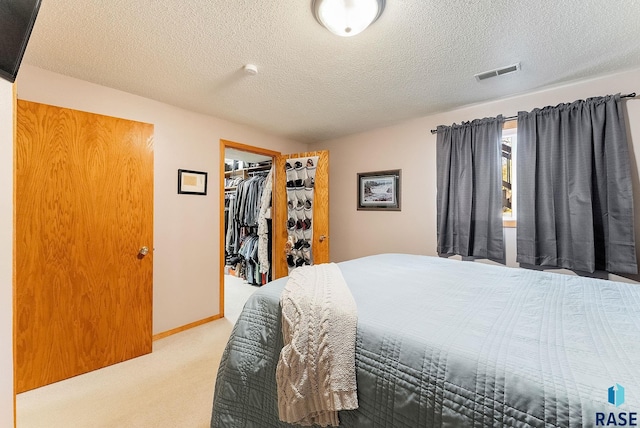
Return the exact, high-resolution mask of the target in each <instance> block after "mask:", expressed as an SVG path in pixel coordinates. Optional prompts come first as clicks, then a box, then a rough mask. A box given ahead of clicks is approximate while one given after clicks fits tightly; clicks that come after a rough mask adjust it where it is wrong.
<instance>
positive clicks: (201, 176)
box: [178, 169, 207, 195]
mask: <svg viewBox="0 0 640 428" xmlns="http://www.w3.org/2000/svg"><path fill="white" fill-rule="evenodd" d="M178 193H179V194H184V195H206V194H207V173H206V172H203V171H191V170H189V169H179V170H178Z"/></svg>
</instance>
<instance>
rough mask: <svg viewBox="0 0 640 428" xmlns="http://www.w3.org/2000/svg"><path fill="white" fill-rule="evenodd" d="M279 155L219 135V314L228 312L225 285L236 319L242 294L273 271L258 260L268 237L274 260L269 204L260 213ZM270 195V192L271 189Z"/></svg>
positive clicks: (249, 292) (265, 279) (229, 304)
mask: <svg viewBox="0 0 640 428" xmlns="http://www.w3.org/2000/svg"><path fill="white" fill-rule="evenodd" d="M279 155H280V153H279V152H275V151H271V150H267V149H263V148H260V147H254V146H249V145H246V144H241V143H236V142H233V141H227V140H220V160H221V161H220V183H221V189H220V194H221V204H220V205H221V213H220V237H221V238H220V239H221V244H220V309H219V310H220V315H221V316H225V289H226V290H227V294H228V297H230V299H229V300H230V301H229V302H227V303H228V305H227V310H228V311H229V313H228V316H229V317H230V318H231V319H234V320H235V318H236V317H237V315H238V313H239V310H240V309H242V305H243V304H244V303H243V300H246V298H248V296H249V295H250V294H251V293H252V288H253V287H255V286H259V285H261V284H262V283H264V282H266V281H268V280H269V279H271V278H272V277H273V274H272V272H273V269H272V268H269V269H268V271H267V272H261V269H260V265H258V263H256V260H257V251H258V244H260V246H261V247H264V244H265V242H267V243H268V246H269V247H268V251H265V250H264V248H262V252H263V255H262V257H264V256H265V253H267V257H268V259H269V264H271V258H272V254H273V238H272V236H273V232H272V222H271V218H272V216H271V208H268V209H266V210H263V211H262V216H260V204H261V201H262V195H263V193H264V191H265V189H264V187H265V184H266V183H267V181H269V182H272V178H273V175H274V174H275V171H274V172H272V173H271V177H267V176H268V174H269V172H270V171H271V169H272V168H273V166H274V165H275V159H276V157H277V156H279ZM243 184H247V185H246V186H244V185H243ZM243 189H245V190H246V192H245V193H243V192H242V190H243ZM269 193H270V190H269ZM266 196H267V197H268V194H267V195H266ZM271 200H272V199H271ZM270 205H271V204H270ZM265 208H266V207H265ZM264 211H266V213H265V212H264ZM245 213H246V214H245ZM259 217H260V218H259ZM259 221H260V222H262V224H263V225H262V226H261V229H260V231H261V236H262V238H260V236H259V235H258V222H259ZM240 225H241V226H240ZM265 227H266V230H267V236H266V239H265V235H264V232H265ZM259 241H260V242H259ZM263 266H264V265H263Z"/></svg>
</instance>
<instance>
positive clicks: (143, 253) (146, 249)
mask: <svg viewBox="0 0 640 428" xmlns="http://www.w3.org/2000/svg"><path fill="white" fill-rule="evenodd" d="M147 254H149V247H142V248H140V251H138V255H139V256H140V257H144V256H146V255H147Z"/></svg>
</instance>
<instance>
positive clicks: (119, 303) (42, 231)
mask: <svg viewBox="0 0 640 428" xmlns="http://www.w3.org/2000/svg"><path fill="white" fill-rule="evenodd" d="M15 153H16V154H15V156H16V159H15V240H16V248H15V280H16V297H15V299H16V310H15V314H16V315H15V324H14V328H15V358H16V366H15V376H16V391H17V392H23V391H27V390H30V389H33V388H37V387H39V386H42V385H46V384H49V383H52V382H56V381H59V380H62V379H66V378H69V377H72V376H75V375H78V374H81V373H85V372H88V371H91V370H95V369H98V368H101V367H105V366H108V365H111V364H114V363H118V362H121V361H124V360H127V359H130V358H134V357H137V356H140V355H143V354H147V353H149V352H151V336H152V313H151V309H152V298H153V294H152V293H153V291H152V290H153V285H152V284H153V283H152V281H153V278H152V275H153V273H152V268H153V251H152V249H153V125H150V124H145V123H139V122H132V121H129V120H124V119H117V118H113V117H107V116H101V115H96V114H91V113H85V112H80V111H76V110H71V109H64V108H59V107H53V106H48V105H43V104H37V103H33V102H27V101H21V100H19V101H18V111H17V141H16V152H15ZM142 247H148V249H149V252H148V254H147V255H143V254H141V253H139V250H140V249H141V248H142Z"/></svg>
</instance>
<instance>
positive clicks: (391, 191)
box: [358, 169, 401, 211]
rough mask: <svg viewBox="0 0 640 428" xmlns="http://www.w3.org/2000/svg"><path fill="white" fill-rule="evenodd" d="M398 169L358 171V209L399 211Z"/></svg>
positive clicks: (399, 171)
mask: <svg viewBox="0 0 640 428" xmlns="http://www.w3.org/2000/svg"><path fill="white" fill-rule="evenodd" d="M400 173H401V170H399V169H392V170H388V171H375V172H361V173H358V209H359V210H387V211H400Z"/></svg>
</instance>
